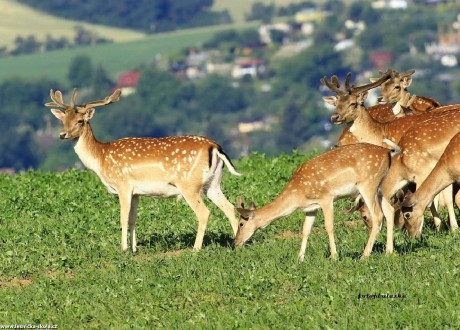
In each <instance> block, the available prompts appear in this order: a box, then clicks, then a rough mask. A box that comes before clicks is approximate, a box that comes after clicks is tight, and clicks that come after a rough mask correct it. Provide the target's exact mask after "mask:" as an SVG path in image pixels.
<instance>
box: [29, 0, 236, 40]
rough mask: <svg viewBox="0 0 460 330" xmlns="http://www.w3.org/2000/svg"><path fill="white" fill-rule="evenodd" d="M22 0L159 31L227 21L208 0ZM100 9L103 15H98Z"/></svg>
mask: <svg viewBox="0 0 460 330" xmlns="http://www.w3.org/2000/svg"><path fill="white" fill-rule="evenodd" d="M20 1H21V2H22V3H24V4H27V5H29V6H32V7H34V8H38V9H40V10H43V11H46V12H48V13H50V14H53V15H55V16H60V17H64V18H67V19H72V20H78V21H83V22H91V23H96V24H102V25H108V26H116V27H122V28H129V29H135V30H143V31H145V32H150V33H151V32H161V31H168V30H175V29H177V28H184V27H194V26H203V25H215V24H222V23H230V18H229V16H228V14H227V13H225V12H223V13H216V12H211V11H209V10H208V9H209V7H210V6H211V5H212V3H213V1H212V0H193V1H171V0H166V1H164V0H142V1H140V0H137V1H133V0H122V1H117V2H107V1H102V0H92V1H88V2H86V3H85V4H84V5H82V3H81V1H78V0H70V1H65V2H63V1H62V0H50V1H46V2H43V1H37V0H20ZM101 13H104V15H101Z"/></svg>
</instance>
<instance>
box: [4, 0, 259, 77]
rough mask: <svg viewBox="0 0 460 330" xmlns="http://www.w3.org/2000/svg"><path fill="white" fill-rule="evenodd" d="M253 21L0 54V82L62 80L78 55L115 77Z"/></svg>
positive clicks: (251, 25)
mask: <svg viewBox="0 0 460 330" xmlns="http://www.w3.org/2000/svg"><path fill="white" fill-rule="evenodd" d="M0 1H1V0H0ZM255 25H256V23H242V24H238V25H219V26H211V27H205V28H195V29H187V30H181V31H175V32H165V33H158V34H155V35H151V36H149V37H145V38H143V39H141V40H134V41H126V42H117V43H109V44H102V45H92V46H86V47H78V48H74V49H63V50H56V51H49V52H46V53H37V54H30V55H21V56H14V57H5V58H0V82H3V81H6V80H9V79H12V78H23V79H27V80H39V79H44V78H47V79H52V80H56V81H58V82H61V83H63V84H65V83H66V82H67V74H68V70H69V65H70V63H71V61H72V60H73V59H74V58H75V57H76V56H79V55H86V56H88V57H89V58H90V59H91V61H92V63H93V65H94V66H99V65H100V66H101V67H103V68H104V69H105V70H106V71H107V72H108V73H109V75H110V76H112V77H113V78H114V79H116V78H117V76H118V75H119V74H121V73H122V72H124V71H129V70H134V69H136V68H139V67H140V66H142V65H148V64H152V63H154V61H155V60H159V59H160V60H162V59H163V60H164V59H166V58H167V57H168V56H170V55H173V54H176V53H178V52H179V51H181V50H183V49H186V48H187V47H199V46H201V45H202V44H203V43H204V42H206V41H207V40H210V39H211V38H212V37H213V36H214V35H215V33H216V32H219V31H224V30H228V29H237V30H238V29H245V28H249V27H254V26H255Z"/></svg>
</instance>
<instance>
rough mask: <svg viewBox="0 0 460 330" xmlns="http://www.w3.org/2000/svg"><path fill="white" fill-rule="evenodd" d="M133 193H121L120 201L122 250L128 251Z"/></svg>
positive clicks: (119, 194)
mask: <svg viewBox="0 0 460 330" xmlns="http://www.w3.org/2000/svg"><path fill="white" fill-rule="evenodd" d="M132 198H133V196H132V193H131V191H126V192H119V193H118V199H119V200H120V223H121V249H122V250H123V251H126V250H127V249H128V220H129V215H130V212H131V201H132Z"/></svg>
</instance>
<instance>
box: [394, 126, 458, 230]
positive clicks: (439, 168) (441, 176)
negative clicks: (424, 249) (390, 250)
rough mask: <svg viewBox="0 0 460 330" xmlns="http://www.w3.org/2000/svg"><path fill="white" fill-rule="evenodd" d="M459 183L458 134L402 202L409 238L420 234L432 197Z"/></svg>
mask: <svg viewBox="0 0 460 330" xmlns="http://www.w3.org/2000/svg"><path fill="white" fill-rule="evenodd" d="M459 181H460V133H457V134H456V135H455V136H454V137H453V138H452V139H451V140H450V142H449V144H448V145H447V147H446V149H445V150H444V152H443V154H442V156H441V158H439V161H438V162H437V163H436V166H435V167H434V168H433V170H432V171H431V172H430V174H429V175H428V177H427V178H426V179H425V180H424V181H423V183H422V184H421V185H420V187H419V188H418V189H417V190H416V191H415V193H414V194H410V195H407V196H406V198H405V200H404V202H403V215H404V219H405V227H406V229H407V232H408V234H409V235H410V236H413V237H414V236H415V237H419V236H420V235H421V234H422V227H423V212H424V210H425V209H426V207H427V206H428V205H429V204H430V203H431V202H432V201H433V199H434V197H435V196H436V195H437V194H438V193H439V192H440V191H442V190H444V189H445V188H446V187H448V186H449V185H451V184H452V183H454V182H459Z"/></svg>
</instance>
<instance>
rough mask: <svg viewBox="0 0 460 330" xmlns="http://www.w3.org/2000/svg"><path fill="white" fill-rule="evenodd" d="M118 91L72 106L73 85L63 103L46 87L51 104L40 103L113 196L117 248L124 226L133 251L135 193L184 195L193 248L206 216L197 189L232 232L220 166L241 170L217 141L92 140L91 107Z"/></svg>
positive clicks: (184, 138) (194, 138)
mask: <svg viewBox="0 0 460 330" xmlns="http://www.w3.org/2000/svg"><path fill="white" fill-rule="evenodd" d="M120 93H121V91H120V90H119V89H117V90H116V91H115V92H114V93H113V94H112V95H110V96H108V97H106V98H105V99H103V100H100V101H94V102H89V103H85V104H82V105H76V104H75V99H76V96H77V90H76V89H74V91H73V95H72V99H71V103H70V104H66V103H64V101H63V97H62V94H61V92H60V91H56V92H55V93H54V92H53V90H51V92H50V96H51V100H52V102H49V103H46V104H45V105H46V106H48V107H53V109H51V112H52V113H53V114H54V116H56V118H58V119H59V120H61V121H62V124H63V130H62V131H61V133H60V135H59V136H60V138H61V139H66V140H72V141H73V142H74V149H75V152H76V153H77V155H78V157H79V158H80V160H81V161H82V163H83V164H84V165H85V166H86V167H87V168H89V169H90V170H92V171H94V172H95V173H96V174H97V176H98V177H99V178H100V179H101V181H102V183H103V184H104V185H105V186H106V187H107V189H108V190H109V192H111V193H113V194H117V195H118V197H119V200H120V210H121V211H120V218H121V247H122V249H123V250H127V249H128V243H127V240H128V238H127V235H128V224H129V230H130V237H131V249H132V251H133V252H135V251H136V236H135V225H136V210H137V205H138V202H139V196H140V195H147V196H151V197H157V198H167V197H183V198H184V199H185V201H186V202H187V204H188V205H189V206H190V207H191V209H192V210H193V211H194V212H195V214H196V216H197V218H198V231H197V234H196V239H195V244H194V249H195V250H199V249H201V247H202V244H203V236H204V232H205V229H206V225H207V222H208V218H209V215H210V212H209V210H208V208H207V207H206V205H205V204H204V203H203V200H202V198H201V196H200V194H201V193H204V194H206V196H207V197H209V199H211V201H212V202H214V204H216V205H217V206H218V207H219V208H220V209H221V210H222V211H223V212H224V213H225V215H226V216H227V217H228V219H229V220H230V223H231V225H232V228H233V232H234V234H236V231H237V225H238V222H237V220H236V217H235V213H234V207H233V205H232V204H231V203H230V202H229V201H228V200H227V198H225V196H224V194H223V193H222V191H221V188H220V183H221V179H222V175H223V168H224V164H225V165H226V166H227V168H228V169H229V171H230V173H232V174H234V175H240V174H239V173H238V172H237V171H236V170H235V168H234V167H233V165H232V164H231V161H230V159H229V158H228V157H227V155H226V154H225V153H224V152H223V150H222V147H221V146H220V145H218V144H217V143H216V142H214V141H212V140H211V139H208V138H205V137H199V136H173V137H165V138H125V139H120V140H115V141H111V142H99V141H98V140H96V138H95V137H94V134H93V130H92V129H91V125H90V123H89V121H90V119H91V118H92V117H93V115H94V112H95V108H96V107H99V106H103V105H108V104H111V103H114V102H117V101H118V100H119V97H120ZM60 109H62V110H64V112H63V111H61V110H60Z"/></svg>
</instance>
